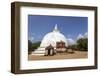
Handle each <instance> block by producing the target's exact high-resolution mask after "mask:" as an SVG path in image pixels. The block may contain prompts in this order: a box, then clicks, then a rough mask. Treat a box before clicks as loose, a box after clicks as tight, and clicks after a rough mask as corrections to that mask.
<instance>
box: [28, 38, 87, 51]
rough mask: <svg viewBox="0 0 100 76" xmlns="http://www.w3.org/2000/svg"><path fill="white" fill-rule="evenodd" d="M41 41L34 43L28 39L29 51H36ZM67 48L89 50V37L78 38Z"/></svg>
mask: <svg viewBox="0 0 100 76" xmlns="http://www.w3.org/2000/svg"><path fill="white" fill-rule="evenodd" d="M40 43H41V41H38V42H35V43H32V42H31V41H30V40H28V51H29V52H31V51H34V50H35V49H37V48H38V47H39V46H40ZM67 48H70V49H73V50H78V51H88V39H87V38H81V39H78V40H77V42H76V44H74V45H70V46H68V47H67Z"/></svg>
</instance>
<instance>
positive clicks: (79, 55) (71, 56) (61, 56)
mask: <svg viewBox="0 0 100 76" xmlns="http://www.w3.org/2000/svg"><path fill="white" fill-rule="evenodd" d="M87 54H88V53H87V52H85V51H75V52H74V53H73V54H71V53H62V54H56V55H54V56H36V55H29V56H28V59H29V60H55V59H79V58H87V57H88V55H87Z"/></svg>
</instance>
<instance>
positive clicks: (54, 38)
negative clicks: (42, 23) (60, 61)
mask: <svg viewBox="0 0 100 76" xmlns="http://www.w3.org/2000/svg"><path fill="white" fill-rule="evenodd" d="M59 42H60V43H64V46H66V47H67V46H68V43H67V39H66V37H65V36H64V35H63V34H62V33H60V31H59V30H58V28H57V24H56V25H55V28H54V30H53V31H52V32H49V33H47V34H46V35H45V36H44V37H43V40H42V41H41V44H40V47H38V48H37V49H36V50H35V51H33V52H32V54H33V55H45V49H46V48H47V47H48V46H49V45H51V46H52V47H54V48H56V45H57V43H59Z"/></svg>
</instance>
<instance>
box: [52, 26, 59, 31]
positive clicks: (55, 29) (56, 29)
mask: <svg viewBox="0 0 100 76" xmlns="http://www.w3.org/2000/svg"><path fill="white" fill-rule="evenodd" d="M53 31H54V32H59V30H58V26H57V24H55V27H54V30H53Z"/></svg>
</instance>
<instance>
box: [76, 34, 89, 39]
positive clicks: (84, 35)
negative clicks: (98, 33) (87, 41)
mask: <svg viewBox="0 0 100 76" xmlns="http://www.w3.org/2000/svg"><path fill="white" fill-rule="evenodd" d="M81 38H88V33H87V32H86V33H84V34H83V35H82V34H79V35H78V36H77V40H78V39H81Z"/></svg>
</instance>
